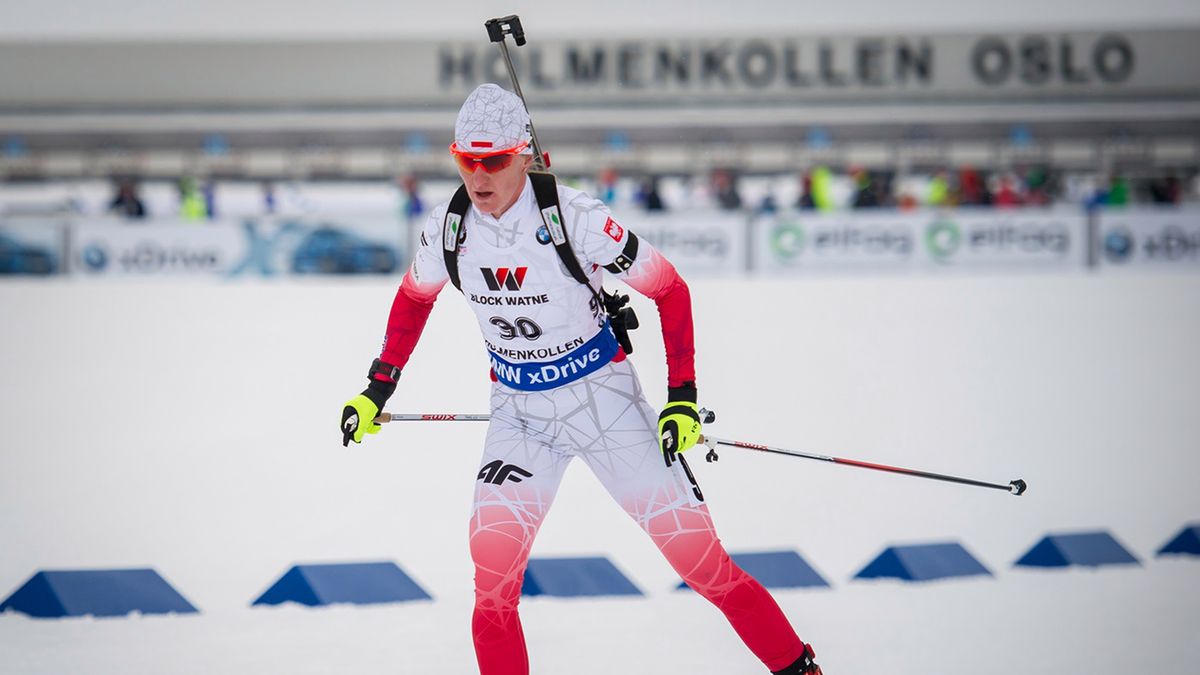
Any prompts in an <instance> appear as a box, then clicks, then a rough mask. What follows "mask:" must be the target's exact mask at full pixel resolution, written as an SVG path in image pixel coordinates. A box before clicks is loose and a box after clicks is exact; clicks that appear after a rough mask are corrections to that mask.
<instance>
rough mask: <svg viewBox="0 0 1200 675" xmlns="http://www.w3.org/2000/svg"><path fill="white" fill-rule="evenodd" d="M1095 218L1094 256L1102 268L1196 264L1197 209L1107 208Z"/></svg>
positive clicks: (1199, 258) (1199, 247)
mask: <svg viewBox="0 0 1200 675" xmlns="http://www.w3.org/2000/svg"><path fill="white" fill-rule="evenodd" d="M1097 218H1098V228H1097V229H1098V232H1099V236H1098V242H1097V245H1098V247H1099V249H1100V250H1099V252H1098V255H1097V260H1098V263H1099V264H1100V266H1101V267H1103V268H1105V269H1118V268H1123V267H1133V268H1143V269H1144V268H1147V267H1156V268H1159V269H1191V270H1195V269H1197V268H1198V267H1200V209H1196V208H1188V209H1179V208H1162V209H1154V208H1138V209H1119V210H1118V209H1111V210H1104V211H1100V212H1099V213H1098V214H1097Z"/></svg>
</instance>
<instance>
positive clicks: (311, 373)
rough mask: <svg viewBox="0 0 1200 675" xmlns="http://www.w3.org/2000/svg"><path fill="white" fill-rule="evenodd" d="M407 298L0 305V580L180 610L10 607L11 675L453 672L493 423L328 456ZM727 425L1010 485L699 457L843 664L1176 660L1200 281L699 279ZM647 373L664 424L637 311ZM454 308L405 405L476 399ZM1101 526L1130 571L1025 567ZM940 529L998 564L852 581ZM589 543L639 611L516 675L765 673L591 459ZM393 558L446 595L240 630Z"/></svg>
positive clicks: (57, 297)
mask: <svg viewBox="0 0 1200 675" xmlns="http://www.w3.org/2000/svg"><path fill="white" fill-rule="evenodd" d="M394 283H395V280H388V281H384V282H378V281H375V282H360V281H339V282H328V281H322V282H312V283H297V282H289V283H282V282H281V283H277V284H267V283H263V284H249V283H244V282H241V283H236V284H207V283H181V282H157V283H153V284H151V283H146V284H122V283H113V284H98V283H94V282H88V283H82V282H71V281H55V282H49V283H29V282H24V283H23V282H18V283H11V282H6V283H4V284H0V341H2V345H3V348H2V349H0V373H3V378H2V379H0V397H2V402H3V405H2V406H0V594H3V595H4V596H6V595H7V594H8V593H9V592H10V591H11V590H13V589H15V588H16V587H17V586H19V585H20V584H22V583H24V581H25V580H26V579H28V577H29V576H30V575H32V574H33V573H34V572H35V571H36V570H38V569H47V568H49V569H60V568H78V567H118V566H119V567H135V566H136V567H140V566H153V567H155V568H156V569H158V570H159V571H160V572H161V573H162V574H163V576H164V577H166V578H167V579H168V580H169V581H170V582H171V583H173V584H174V585H175V586H176V587H177V588H178V589H179V590H180V591H181V592H182V593H183V594H184V595H185V596H186V597H188V598H189V599H190V600H191V601H192V602H193V603H194V604H195V605H197V606H198V607H199V608H200V609H201V611H202V612H203V613H202V614H201V615H198V616H180V617H143V618H130V619H106V620H90V619H84V620H66V621H34V620H31V619H28V618H26V617H23V616H19V615H11V614H10V615H4V616H0V672H2V673H22V674H26V673H28V674H31V675H32V674H40V673H46V674H50V673H65V672H70V673H132V674H135V675H143V674H144V675H150V674H152V673H193V672H195V673H265V672H287V673H329V672H338V673H342V672H345V673H384V672H393V673H394V672H401V673H421V674H424V673H429V674H435V673H470V672H472V668H473V656H472V654H471V649H470V634H469V623H468V621H469V619H468V617H469V613H470V577H471V568H470V563H469V560H468V558H467V551H466V542H465V535H466V517H467V512H468V507H469V500H470V494H471V488H472V484H473V479H474V473H475V469H476V462H477V458H478V445H479V443H480V440H481V439H482V436H483V428H482V426H470V425H424V426H411V427H396V428H388V429H386V430H385V431H384V433H383V434H381V435H380V436H378V437H375V438H371V439H369V440H370V441H372V442H369V443H368V444H367V445H364V446H363V447H359V448H353V449H350V450H344V449H342V448H341V446H340V443H339V442H338V438H337V431H336V429H335V428H334V425H335V423H336V421H337V417H338V413H339V411H340V407H341V403H342V402H343V401H344V400H345V399H346V398H347V397H349V396H350V395H352V394H353V393H355V392H356V391H358V389H360V388H361V386H362V382H363V379H362V374H363V372H364V371H365V368H366V366H367V365H368V364H369V362H370V359H371V358H372V357H373V352H374V351H375V350H376V349H377V348H378V343H379V338H380V334H381V332H382V324H383V321H384V318H385V315H386V311H387V307H388V305H389V303H390V299H391V294H392V288H393V286H394ZM692 287H693V294H694V297H695V298H696V308H697V343H698V344H697V347H698V352H699V357H698V367H699V372H700V387H701V394H702V400H701V402H702V404H704V405H707V406H708V407H711V408H713V409H715V410H717V412H718V414H719V415H720V419H719V422H718V423H717V424H715V425H713V426H712V427H711V428H710V430H711V431H712V433H714V434H719V435H723V436H732V437H738V438H746V439H748V440H756V441H761V442H765V443H774V444H779V445H787V446H792V447H797V448H801V449H808V450H813V451H817V452H825V453H829V454H838V455H844V456H849V457H857V458H862V459H868V460H877V461H881V462H887V463H894V464H902V465H906V466H913V467H917V468H926V469H931V470H935V471H944V472H950V473H958V474H963V475H968V476H975V477H979V478H982V479H985V480H992V481H996V482H1007V481H1008V480H1010V479H1012V478H1017V477H1022V478H1024V479H1026V480H1027V481H1028V482H1029V485H1030V489H1029V493H1028V494H1027V495H1026V496H1024V497H1021V498H1014V497H1011V496H1008V495H1005V494H1003V493H1000V492H993V491H985V490H977V489H971V488H965V487H960V486H953V485H946V484H940V483H934V482H929V481H921V480H914V479H909V478H903V477H897V476H890V475H884V474H875V473H872V472H867V471H861V470H856V469H848V468H844V467H836V466H830V465H825V464H819V463H814V462H806V461H803V460H791V459H788V458H781V457H771V456H763V455H757V454H738V453H737V451H734V450H727V451H726V452H725V453H724V454H723V456H722V460H721V462H720V463H719V464H716V465H704V464H703V463H702V462H698V461H697V462H693V465H694V466H695V465H696V464H699V466H696V468H697V473H698V474H699V480H700V481H701V484H702V485H703V486H704V490H705V494H706V496H707V497H708V501H709V502H710V504H711V506H712V509H713V512H714V515H715V517H716V520H717V525H718V528H719V529H720V531H721V533H722V538H723V540H724V541H725V543H726V546H727V547H728V548H729V549H730V550H732V551H744V550H762V549H769V548H791V549H796V550H799V551H800V552H801V553H802V554H803V555H804V556H805V558H806V559H807V560H808V561H809V562H810V563H811V564H813V566H814V567H815V568H816V569H817V570H818V571H820V572H821V573H822V574H823V575H824V576H825V577H826V578H827V579H829V580H830V581H831V582H832V583H833V584H834V588H833V589H830V590H816V591H788V592H780V593H779V594H778V597H779V599H780V602H781V604H782V605H783V606H784V608H785V610H786V611H787V612H788V614H789V615H790V616H791V617H793V620H794V621H795V623H796V625H797V627H798V629H799V631H800V633H801V635H802V637H804V638H805V639H807V640H810V641H811V642H813V643H814V645H815V646H816V648H817V651H818V653H819V654H820V656H821V659H820V661H821V663H822V664H823V666H824V667H825V668H826V671H827V672H828V673H830V675H838V674H841V675H848V674H853V675H876V674H878V675H883V674H885V673H888V674H890V673H923V674H945V675H950V674H960V673H1009V672H1023V673H1024V672H1028V673H1047V674H1051V673H1053V674H1056V675H1058V674H1062V673H1088V674H1089V675H1090V674H1092V673H1114V674H1118V673H1119V674H1121V675H1124V674H1126V673H1129V672H1147V673H1155V674H1171V673H1180V674H1182V673H1191V672H1194V668H1195V663H1196V662H1197V658H1198V657H1200V647H1198V646H1197V641H1196V635H1198V634H1200V593H1198V592H1197V590H1196V589H1197V588H1200V561H1197V560H1186V559H1185V560H1179V559H1173V560H1163V559H1155V558H1153V557H1152V553H1153V551H1154V550H1155V549H1156V548H1157V547H1159V546H1160V545H1161V544H1162V543H1164V542H1165V541H1166V540H1167V539H1168V538H1169V537H1170V536H1172V535H1174V534H1175V532H1177V531H1178V530H1179V529H1180V528H1181V527H1182V526H1183V525H1185V524H1186V523H1189V522H1196V521H1200V491H1198V490H1196V488H1195V483H1194V481H1195V477H1196V476H1197V475H1198V470H1200V453H1198V452H1197V449H1198V448H1200V432H1197V430H1196V426H1195V419H1196V418H1195V415H1196V411H1197V409H1198V405H1200V386H1197V383H1198V382H1200V360H1198V359H1196V357H1195V345H1197V344H1200V276H1167V275H1142V276H1136V275H1123V276H1085V275H1066V276H1020V277H1017V276H963V277H958V278H950V279H948V278H931V277H921V276H913V277H863V278H855V279H810V280H803V281H783V280H779V281H767V280H760V281H745V280H697V281H695V282H693V283H692ZM639 312H640V313H641V315H642V319H643V324H644V325H646V328H644V329H642V330H639V331H638V334H637V341H638V353H637V354H635V357H634V358H635V362H636V363H637V365H638V367H639V369H640V370H641V373H642V376H643V380H644V381H645V382H646V383H647V387H648V389H649V391H650V392H651V393H652V395H653V396H655V397H656V398H654V399H653V401H652V402H655V403H659V402H661V397H662V393H660V391H659V390H660V387H659V386H658V383H661V382H663V381H664V379H665V373H664V366H663V364H662V358H661V353H662V352H661V339H660V338H659V336H658V335H657V334H656V333H657V322H656V321H655V317H654V313H653V308H652V306H648V305H646V304H645V303H642V304H640V305H639ZM485 374H486V361H485V359H484V357H483V352H482V349H481V347H480V346H479V344H478V338H477V333H476V329H475V328H474V327H473V325H472V319H471V317H470V315H469V314H468V310H467V309H466V308H465V306H464V303H463V302H462V301H461V300H459V299H457V298H455V297H453V294H452V293H450V292H447V293H446V294H445V296H444V297H443V299H442V301H441V302H440V303H439V305H438V306H437V308H435V311H434V315H433V317H432V319H431V322H430V327H429V329H428V331H427V333H426V336H425V339H424V340H423V341H422V344H421V345H420V346H419V347H418V349H417V352H416V354H415V356H414V361H413V363H412V364H411V366H410V367H409V368H408V369H407V370H406V372H405V375H404V378H403V381H402V385H401V387H400V390H399V392H398V393H397V395H396V396H395V397H394V399H393V403H394V404H393V406H392V407H393V408H394V409H395V410H410V411H434V412H445V411H468V412H470V411H484V410H485V404H486V385H485V377H486V375H485ZM1097 527H1102V528H1107V529H1110V530H1111V531H1112V532H1113V533H1114V534H1115V535H1116V536H1117V538H1118V539H1119V540H1120V541H1122V542H1123V543H1125V544H1126V545H1127V546H1128V547H1129V548H1130V549H1131V550H1132V551H1133V552H1134V553H1135V554H1136V555H1138V556H1139V557H1140V558H1142V559H1143V565H1142V566H1140V567H1125V568H1114V569H1105V570H1100V571H1086V570H1078V571H1065V572H1033V571H1025V570H1014V569H1013V568H1012V567H1011V564H1012V561H1014V560H1015V559H1016V558H1017V557H1019V556H1020V555H1021V554H1022V553H1024V552H1025V550H1027V549H1028V548H1029V547H1030V546H1032V545H1033V544H1034V543H1035V542H1036V541H1037V540H1038V539H1039V538H1040V537H1041V536H1042V535H1044V534H1046V533H1047V532H1052V531H1072V530H1082V529H1092V528H1097ZM946 539H953V540H958V541H961V542H962V543H963V544H964V545H966V547H967V548H968V549H969V550H970V551H972V552H973V553H975V554H976V555H977V556H978V557H979V558H980V559H981V561H982V562H983V563H984V564H985V565H987V566H988V567H989V568H991V569H992V570H993V571H994V572H995V573H996V576H995V577H994V578H991V579H988V578H972V579H962V580H955V581H947V582H937V583H930V584H920V585H905V584H900V583H893V582H879V583H863V582H851V581H850V580H849V578H850V577H851V576H852V575H853V574H854V573H855V572H857V571H858V569H860V568H861V567H862V566H863V565H865V564H866V563H867V562H868V561H869V560H870V559H872V558H873V557H874V556H875V555H876V554H878V553H879V552H880V551H881V550H882V548H883V547H884V546H885V545H887V544H889V543H908V542H931V541H941V540H946ZM585 554H602V555H607V556H609V557H610V558H611V559H613V560H614V561H615V562H616V563H617V565H618V566H619V567H621V568H622V569H623V570H624V571H626V572H627V573H628V574H629V576H630V577H631V578H632V579H633V581H634V582H635V583H637V584H638V585H639V586H640V587H641V588H643V589H644V590H645V591H646V592H647V594H648V597H646V598H643V599H620V600H601V601H562V600H554V599H535V600H531V601H526V603H525V604H524V607H525V609H524V613H523V614H524V617H525V620H526V632H527V636H528V639H529V642H530V645H531V651H532V654H533V658H534V672H535V673H543V674H549V673H556V674H557V673H568V672H569V673H578V674H580V675H588V674H591V673H596V674H599V673H614V672H621V673H635V674H641V673H647V674H650V673H654V674H657V673H664V672H688V673H697V674H700V673H713V674H718V673H719V674H730V673H731V674H741V673H746V674H747V675H751V674H753V673H760V672H762V669H761V668H760V667H759V666H758V665H757V664H756V663H755V662H754V659H753V658H752V657H750V655H749V654H748V653H747V652H745V650H744V648H743V647H742V646H741V645H740V643H739V642H738V641H737V639H736V637H735V636H734V635H733V633H732V631H730V630H729V629H728V628H727V626H725V625H724V624H723V622H722V620H721V617H720V615H719V614H718V613H716V612H715V610H712V609H711V608H709V607H707V606H706V605H704V603H703V601H701V600H699V599H698V598H695V597H693V596H691V595H690V594H686V593H684V594H679V593H674V592H672V591H671V588H672V586H673V584H674V582H675V578H674V576H673V575H672V573H671V570H670V569H669V568H668V567H667V566H666V564H665V563H664V562H662V561H661V560H660V559H659V558H658V555H657V552H656V550H655V549H654V547H653V546H652V545H651V544H650V543H649V542H648V541H646V540H644V538H643V537H642V535H641V533H640V532H639V531H638V530H637V528H636V527H635V526H634V525H633V524H632V523H631V522H629V521H628V520H627V519H626V518H625V517H624V516H623V515H622V514H621V512H620V511H619V510H618V509H617V508H616V507H615V506H614V505H612V504H611V503H609V502H608V500H607V498H606V496H605V495H604V493H603V492H602V490H601V489H600V487H599V485H598V483H597V482H596V481H595V479H594V478H592V477H591V476H590V475H589V474H588V473H587V471H586V469H584V468H582V466H576V467H573V468H572V470H571V471H569V472H568V475H567V479H566V481H565V482H564V485H563V489H562V492H561V493H560V497H559V499H558V501H557V502H556V505H555V509H554V511H553V512H552V513H551V515H550V517H549V519H548V520H547V523H546V525H545V527H544V528H543V530H542V534H541V537H540V538H539V540H538V543H537V545H536V547H535V555H585ZM376 559H393V560H395V561H397V562H398V563H399V564H400V565H401V566H402V567H403V568H404V569H405V570H406V571H408V572H409V573H410V574H411V575H412V576H413V577H414V578H415V579H416V580H417V581H418V582H420V583H421V584H422V585H423V586H424V587H425V588H426V589H428V590H429V591H430V592H431V593H432V594H433V595H434V596H435V598H436V600H435V601H434V602H432V603H413V604H407V605H399V606H388V607H376V608H345V607H338V608H331V609H323V610H307V609H301V608H297V607H284V608H277V609H263V608H258V609H253V610H251V609H249V608H248V607H247V605H248V604H249V602H250V600H252V599H253V598H254V597H255V596H257V595H258V594H259V593H260V592H261V591H262V590H263V589H265V588H266V586H267V585H269V584H270V583H271V582H272V581H273V580H274V579H275V578H277V577H278V575H279V574H281V573H282V572H283V571H284V570H285V569H286V568H287V567H288V566H290V565H291V564H293V563H295V562H301V561H305V562H307V561H344V560H376Z"/></svg>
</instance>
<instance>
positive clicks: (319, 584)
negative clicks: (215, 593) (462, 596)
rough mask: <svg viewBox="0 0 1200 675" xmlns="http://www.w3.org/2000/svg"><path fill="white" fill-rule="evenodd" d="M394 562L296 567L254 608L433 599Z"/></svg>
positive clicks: (268, 590)
mask: <svg viewBox="0 0 1200 675" xmlns="http://www.w3.org/2000/svg"><path fill="white" fill-rule="evenodd" d="M431 599H432V597H431V596H430V595H429V594H428V593H426V592H425V589H423V588H421V587H420V586H419V585H417V582H415V581H413V580H412V578H410V577H409V576H408V575H407V574H405V573H404V570H402V569H400V568H399V567H398V566H397V565H396V563H394V562H364V563H327V564H316V565H294V566H292V568H291V569H289V570H288V571H287V572H285V573H284V575H283V576H281V577H280V578H279V580H278V581H276V582H275V583H274V584H272V585H271V587H270V588H268V589H267V590H266V592H264V593H263V594H262V595H260V596H258V599H256V600H255V601H254V602H253V603H251V604H254V605H278V604H281V603H284V602H296V603H299V604H301V605H308V606H309V607H316V606H319V605H333V604H338V603H349V604H353V605H370V604H376V603H381V602H404V601H407V600H431Z"/></svg>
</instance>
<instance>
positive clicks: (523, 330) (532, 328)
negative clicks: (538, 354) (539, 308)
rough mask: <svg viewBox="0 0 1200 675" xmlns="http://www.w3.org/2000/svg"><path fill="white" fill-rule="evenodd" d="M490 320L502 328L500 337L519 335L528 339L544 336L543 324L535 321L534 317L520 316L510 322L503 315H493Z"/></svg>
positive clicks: (511, 337) (509, 337)
mask: <svg viewBox="0 0 1200 675" xmlns="http://www.w3.org/2000/svg"><path fill="white" fill-rule="evenodd" d="M489 321H490V322H491V324H492V325H493V326H495V327H496V328H499V329H500V339H502V340H511V339H513V338H515V337H517V335H520V336H521V337H523V338H525V339H526V340H536V339H538V338H540V337H542V328H541V326H539V325H537V324H536V323H534V322H533V319H530V318H528V317H524V316H519V317H517V319H516V320H515V321H513V322H512V323H509V321H508V320H507V319H505V318H504V317H502V316H493V317H492V318H491V319H489Z"/></svg>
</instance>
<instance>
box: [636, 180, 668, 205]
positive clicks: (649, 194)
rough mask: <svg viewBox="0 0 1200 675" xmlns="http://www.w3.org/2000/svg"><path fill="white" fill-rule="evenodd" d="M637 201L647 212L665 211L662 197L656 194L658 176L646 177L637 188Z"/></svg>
mask: <svg viewBox="0 0 1200 675" xmlns="http://www.w3.org/2000/svg"><path fill="white" fill-rule="evenodd" d="M637 201H638V203H639V204H641V205H642V208H644V209H646V210H647V211H666V210H667V205H666V204H664V203H663V200H662V195H661V194H659V192H658V176H646V177H645V178H643V179H642V182H641V184H640V185H639V186H638V194H637Z"/></svg>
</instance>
